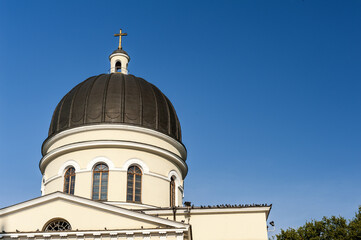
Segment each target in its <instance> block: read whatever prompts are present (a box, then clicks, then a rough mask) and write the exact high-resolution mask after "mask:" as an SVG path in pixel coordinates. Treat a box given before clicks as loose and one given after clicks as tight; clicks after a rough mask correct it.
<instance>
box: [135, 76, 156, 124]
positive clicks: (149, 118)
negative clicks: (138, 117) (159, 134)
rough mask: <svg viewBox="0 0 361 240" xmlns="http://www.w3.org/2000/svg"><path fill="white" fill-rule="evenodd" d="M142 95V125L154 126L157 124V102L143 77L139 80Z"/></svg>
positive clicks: (150, 87)
mask: <svg viewBox="0 0 361 240" xmlns="http://www.w3.org/2000/svg"><path fill="white" fill-rule="evenodd" d="M139 85H140V91H141V96H142V106H143V109H142V119H143V121H142V125H143V126H145V127H148V128H156V126H157V124H156V121H157V104H156V101H155V97H154V93H153V88H152V86H151V85H150V83H148V82H146V81H145V80H144V79H140V80H139Z"/></svg>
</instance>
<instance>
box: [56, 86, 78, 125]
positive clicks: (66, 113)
mask: <svg viewBox="0 0 361 240" xmlns="http://www.w3.org/2000/svg"><path fill="white" fill-rule="evenodd" d="M76 90H77V88H73V89H72V90H71V91H70V92H69V93H68V94H67V95H66V96H65V99H64V102H63V105H62V107H61V110H60V116H59V127H58V131H61V130H63V129H66V128H69V127H70V126H69V120H70V116H71V112H70V111H71V106H72V102H73V97H74V94H75V92H76Z"/></svg>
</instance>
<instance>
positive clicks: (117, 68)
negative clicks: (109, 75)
mask: <svg viewBox="0 0 361 240" xmlns="http://www.w3.org/2000/svg"><path fill="white" fill-rule="evenodd" d="M115 71H116V72H121V71H122V64H121V63H120V62H119V61H118V62H117V63H116V64H115Z"/></svg>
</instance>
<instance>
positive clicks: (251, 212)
mask: <svg viewBox="0 0 361 240" xmlns="http://www.w3.org/2000/svg"><path fill="white" fill-rule="evenodd" d="M269 210H270V208H269V207H249V208H201V209H199V208H197V209H193V208H190V209H189V211H190V213H189V212H188V209H187V208H182V209H178V210H177V212H176V221H178V222H181V221H184V223H186V224H191V225H192V232H193V239H196V240H203V239H204V240H232V239H238V240H267V239H268V238H267V213H268V212H269ZM145 212H146V213H147V214H150V215H157V216H159V217H162V218H166V219H171V220H173V211H172V210H148V211H147V210H145Z"/></svg>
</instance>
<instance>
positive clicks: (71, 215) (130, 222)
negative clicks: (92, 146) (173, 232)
mask: <svg viewBox="0 0 361 240" xmlns="http://www.w3.org/2000/svg"><path fill="white" fill-rule="evenodd" d="M54 218H63V219H65V220H67V221H68V222H69V223H70V225H71V226H72V229H78V230H89V229H92V230H104V229H105V228H107V229H141V227H143V228H156V227H157V225H155V224H151V223H147V222H144V221H138V220H136V219H132V218H130V217H122V216H119V214H118V215H117V214H115V213H111V212H107V211H102V210H100V209H95V208H92V207H89V206H84V205H80V204H76V203H70V202H68V201H65V200H61V199H59V200H56V201H52V202H45V203H42V204H41V205H36V206H32V207H31V208H28V209H23V210H22V211H17V212H12V213H9V214H7V215H3V216H2V217H1V218H0V226H2V229H3V231H5V232H16V230H18V231H20V232H27V231H28V232H33V231H36V230H37V229H39V230H40V231H42V229H43V227H44V225H45V224H46V223H47V222H48V221H49V220H51V219H54Z"/></svg>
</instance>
